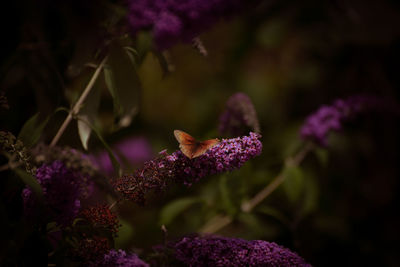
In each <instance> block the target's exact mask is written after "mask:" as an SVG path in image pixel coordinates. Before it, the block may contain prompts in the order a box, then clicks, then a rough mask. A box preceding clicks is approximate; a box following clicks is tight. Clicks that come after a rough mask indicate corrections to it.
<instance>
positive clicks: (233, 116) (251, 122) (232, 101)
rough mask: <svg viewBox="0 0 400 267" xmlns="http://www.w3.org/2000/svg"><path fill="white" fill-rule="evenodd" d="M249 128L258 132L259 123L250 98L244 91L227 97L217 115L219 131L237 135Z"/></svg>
mask: <svg viewBox="0 0 400 267" xmlns="http://www.w3.org/2000/svg"><path fill="white" fill-rule="evenodd" d="M249 129H251V130H252V131H254V132H256V133H259V132H260V124H259V122H258V117H257V113H256V110H255V108H254V106H253V103H252V102H251V99H250V98H249V97H248V96H247V95H246V94H244V93H236V94H233V95H232V96H231V97H229V99H228V101H227V102H226V106H225V110H224V112H223V113H222V114H221V116H220V117H219V129H218V130H219V132H220V133H221V134H230V135H232V136H238V135H241V134H243V133H244V132H245V131H248V130H249Z"/></svg>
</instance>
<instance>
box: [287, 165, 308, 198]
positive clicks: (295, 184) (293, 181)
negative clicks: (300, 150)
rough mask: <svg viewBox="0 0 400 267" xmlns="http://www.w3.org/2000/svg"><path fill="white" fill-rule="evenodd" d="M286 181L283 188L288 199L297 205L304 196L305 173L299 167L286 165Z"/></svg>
mask: <svg viewBox="0 0 400 267" xmlns="http://www.w3.org/2000/svg"><path fill="white" fill-rule="evenodd" d="M283 175H284V177H285V180H284V182H283V188H284V190H285V193H286V195H287V196H288V199H289V200H290V201H291V202H292V203H295V202H297V201H298V200H299V199H300V197H301V196H302V193H303V190H304V173H303V171H302V169H301V168H300V167H298V166H291V165H290V164H288V165H286V167H285V169H284V170H283Z"/></svg>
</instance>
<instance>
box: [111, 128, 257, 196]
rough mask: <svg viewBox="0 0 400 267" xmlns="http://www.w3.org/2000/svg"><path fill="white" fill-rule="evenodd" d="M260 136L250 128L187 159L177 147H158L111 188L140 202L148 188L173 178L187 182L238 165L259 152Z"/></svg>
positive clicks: (150, 188) (187, 183)
mask: <svg viewBox="0 0 400 267" xmlns="http://www.w3.org/2000/svg"><path fill="white" fill-rule="evenodd" d="M260 138H261V135H260V134H256V133H252V132H251V133H250V135H249V136H243V137H237V138H232V139H222V141H221V142H220V143H218V144H217V145H215V146H214V147H212V148H211V149H209V150H208V151H207V152H206V153H205V154H203V155H201V156H199V157H197V158H194V159H189V158H188V157H186V156H185V155H184V154H183V153H182V152H181V151H180V150H178V151H175V152H174V153H172V154H168V153H167V152H166V151H165V150H164V151H161V152H160V157H159V158H156V159H154V160H150V161H147V162H145V164H144V166H143V167H142V168H140V169H138V170H136V171H135V173H134V174H132V175H125V176H122V177H120V178H118V179H117V180H116V181H115V182H114V188H115V189H116V190H117V191H118V192H119V193H121V194H122V195H123V196H124V197H125V198H126V199H129V200H132V201H134V202H137V203H139V204H143V203H144V201H145V195H146V194H147V193H148V192H149V191H151V190H162V189H164V188H165V187H166V186H167V185H168V184H170V183H172V182H175V183H184V184H186V185H188V186H190V185H191V184H192V183H194V182H197V181H198V180H199V179H200V178H203V177H205V176H207V175H212V174H217V173H222V172H227V171H232V170H234V169H238V168H240V167H241V166H242V165H243V164H244V163H245V162H246V161H248V160H250V159H252V158H254V157H255V156H257V155H259V154H260V153H261V150H262V144H261V142H260V140H259V139H260Z"/></svg>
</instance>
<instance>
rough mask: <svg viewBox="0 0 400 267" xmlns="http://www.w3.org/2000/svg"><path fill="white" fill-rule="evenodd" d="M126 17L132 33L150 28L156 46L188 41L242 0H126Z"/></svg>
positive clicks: (237, 8)
mask: <svg viewBox="0 0 400 267" xmlns="http://www.w3.org/2000/svg"><path fill="white" fill-rule="evenodd" d="M128 4H129V13H128V21H129V24H130V26H131V28H132V31H133V33H134V34H135V33H137V32H138V31H140V30H150V31H151V32H152V34H153V37H154V40H155V43H156V45H157V46H158V48H160V49H167V48H169V47H170V46H172V45H174V44H175V43H176V42H178V41H184V42H190V41H191V40H192V39H193V38H194V37H196V36H197V35H198V34H199V33H200V32H202V31H204V30H206V29H208V28H209V27H211V26H212V25H213V24H215V23H216V22H218V21H219V20H220V19H223V18H227V17H230V16H232V15H233V14H235V13H237V12H239V11H240V10H241V9H243V7H244V6H245V4H246V1H243V0H230V1H227V0H211V1H210V0H204V1H198V0H187V1H176V0H128Z"/></svg>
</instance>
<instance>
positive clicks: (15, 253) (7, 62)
mask: <svg viewBox="0 0 400 267" xmlns="http://www.w3.org/2000/svg"><path fill="white" fill-rule="evenodd" d="M3 10H4V11H5V12H7V13H8V14H9V16H7V17H6V16H4V17H2V23H1V25H3V30H4V36H5V38H6V40H5V41H4V44H5V45H4V47H3V48H2V49H1V51H0V58H1V66H0V89H1V91H2V92H3V91H4V94H5V96H6V99H7V101H8V106H9V109H1V110H0V121H1V124H0V125H1V130H2V131H3V130H4V131H10V132H12V133H18V132H20V136H19V137H20V138H21V140H23V141H24V144H25V145H27V146H31V145H33V144H34V143H36V142H38V141H43V142H45V143H50V141H51V140H52V138H53V137H54V136H55V134H56V132H57V130H58V129H59V127H60V125H61V123H62V121H63V120H64V119H65V116H66V115H65V113H54V111H55V110H56V108H57V107H70V106H72V105H73V104H74V103H75V102H76V100H77V99H78V97H79V96H80V94H81V92H82V91H83V89H84V88H85V86H86V84H87V82H88V81H89V79H90V77H91V75H92V74H93V66H96V64H97V63H96V62H99V61H100V60H101V59H102V58H104V57H105V56H106V55H108V60H107V63H106V67H105V68H104V79H103V77H101V78H99V79H98V80H97V82H96V84H95V88H96V90H94V91H92V94H98V95H97V96H96V97H94V96H93V95H90V96H89V99H90V101H86V102H85V104H84V106H83V107H82V109H81V112H80V113H79V115H81V116H83V118H84V119H85V120H86V121H87V122H89V123H90V125H92V126H93V128H91V127H90V126H88V125H87V124H83V125H85V126H82V125H81V126H79V124H78V126H77V125H76V124H71V125H69V127H68V128H67V130H66V132H65V133H64V135H63V136H62V137H61V140H60V142H59V143H60V144H67V145H69V146H72V147H74V148H76V149H79V150H83V147H82V145H81V142H80V138H79V134H78V130H77V128H79V130H80V132H79V133H80V136H81V138H82V139H83V143H84V144H87V147H88V150H89V151H95V150H97V149H100V148H101V147H103V145H102V141H105V142H104V143H105V145H106V146H107V147H108V145H107V143H112V142H115V141H117V140H119V139H121V138H122V137H125V136H132V135H144V136H146V137H147V138H148V140H149V141H150V143H151V144H152V145H153V148H154V150H155V151H161V150H162V149H165V148H167V149H168V151H174V150H176V149H178V144H177V142H176V140H175V139H174V136H173V130H174V129H181V130H185V131H187V132H189V133H191V134H192V135H193V136H195V137H196V138H199V139H200V140H205V139H207V138H213V137H218V133H217V126H218V116H219V114H221V112H222V110H223V107H224V104H225V101H226V100H227V98H228V97H229V96H230V95H231V94H233V93H235V92H244V93H246V94H247V95H249V97H250V98H251V99H252V101H253V102H254V105H255V109H256V111H257V113H258V115H259V121H260V126H261V133H262V135H263V138H262V142H263V153H262V155H261V156H260V157H258V158H256V159H254V160H253V161H251V162H248V163H247V164H246V165H245V166H244V167H242V168H241V169H240V170H237V171H234V172H231V173H226V174H223V175H220V176H212V177H208V178H205V179H203V180H201V181H200V182H199V183H197V184H194V185H192V186H191V187H186V186H183V185H176V186H174V187H172V188H170V189H169V190H168V191H166V192H165V193H163V194H157V195H154V196H152V198H151V200H150V201H149V203H148V204H147V205H146V206H144V207H140V206H136V205H134V204H132V203H128V202H122V203H120V205H118V206H116V207H115V209H116V210H117V211H118V214H119V217H120V219H121V223H122V225H123V226H122V228H121V230H120V232H119V237H118V238H117V239H116V240H115V242H116V247H118V248H124V249H134V250H135V251H141V250H144V251H148V250H150V249H151V247H152V246H154V245H156V244H159V243H162V242H163V236H164V233H163V232H162V231H161V228H160V227H161V225H162V224H164V225H165V226H166V228H167V230H168V235H167V237H168V238H169V239H175V238H179V237H180V236H182V235H183V234H187V233H192V232H197V231H199V229H200V228H201V227H202V226H203V225H204V224H205V223H206V222H207V221H208V220H210V219H211V218H213V217H214V216H216V215H218V214H222V215H229V216H232V218H233V222H232V223H231V224H229V225H228V226H227V227H225V228H223V229H222V230H221V231H220V232H219V233H220V234H222V235H225V236H234V237H242V238H247V239H264V240H267V241H274V242H277V243H279V244H281V245H284V246H286V247H289V248H291V249H293V250H294V251H297V252H298V253H299V254H300V255H302V256H303V257H304V258H305V259H306V260H307V261H309V262H310V263H311V264H313V265H315V266H338V265H339V266H342V265H346V266H371V265H379V266H397V265H398V264H399V262H400V257H399V255H398V251H399V249H400V247H399V244H400V243H399V241H400V230H399V228H398V225H399V224H400V216H399V213H398V205H399V193H400V192H399V187H400V186H399V174H400V172H399V171H400V170H399V165H398V162H399V159H400V158H399V151H400V150H399V148H400V143H399V138H398V137H399V136H400V135H399V130H400V129H399V122H398V117H395V116H390V115H382V114H377V115H371V116H369V117H366V118H362V119H359V120H357V121H355V122H354V123H352V124H348V125H346V127H345V130H344V132H343V133H334V134H332V135H331V136H330V140H329V146H328V147H327V148H315V149H314V150H313V151H312V153H309V154H308V155H307V157H306V158H305V160H304V161H303V162H302V163H301V165H299V166H290V165H288V164H285V162H286V158H287V157H290V156H292V155H294V154H295V153H296V152H297V151H298V150H299V148H300V140H299V135H298V131H299V127H300V126H301V123H302V122H303V120H304V118H305V117H306V116H307V115H308V114H309V113H311V112H313V111H314V110H315V109H316V108H318V107H319V106H320V105H322V104H326V103H331V102H332V100H333V99H335V98H338V97H346V96H349V95H351V94H354V93H359V92H369V93H374V94H377V95H380V96H385V97H391V98H392V99H395V100H396V101H397V102H398V101H399V85H400V79H399V77H400V76H399V75H398V69H399V62H400V53H399V51H400V38H399V37H400V35H399V34H400V27H399V26H400V23H399V22H400V7H399V4H398V3H397V2H396V1H390V0H385V1H371V2H365V1H361V0H351V1H345V0H335V1H317V0H306V1H289V0H283V1H274V0H273V1H260V4H259V6H258V8H257V9H256V10H253V11H251V12H250V14H246V15H243V16H240V17H236V18H234V19H232V20H230V21H224V22H221V23H219V24H217V25H216V26H215V27H213V28H212V29H210V30H209V31H207V32H205V33H203V34H202V35H201V36H200V38H201V40H202V41H203V43H204V46H205V48H206V49H207V52H208V56H207V57H204V56H202V55H201V54H200V53H199V52H198V51H196V50H195V49H194V48H193V47H191V46H190V45H187V44H179V45H176V46H174V47H172V48H171V49H170V50H168V51H164V52H162V53H161V52H160V51H155V50H154V49H153V47H152V45H151V39H149V38H150V37H149V36H148V35H146V33H140V35H139V36H137V38H136V39H135V38H133V37H127V35H126V29H125V28H124V27H123V26H121V25H123V24H124V19H123V15H124V12H125V9H124V8H123V4H122V3H119V2H118V1H105V0H104V1H77V0H72V1H64V2H52V1H47V0H41V1H28V0H19V1H9V2H8V3H7V4H5V6H3ZM106 88H107V89H108V91H107V90H106ZM92 101H93V102H92ZM37 112H39V113H37ZM34 114H36V115H34ZM32 116H33V117H32ZM29 118H31V119H29ZM48 118H49V119H48ZM21 129H22V130H21ZM93 129H98V130H96V133H98V136H99V138H90V139H89V136H88V135H89V132H90V131H91V130H93ZM42 131H43V132H42ZM103 136H104V140H103V138H102V137H103ZM110 151H111V150H110ZM7 162H8V158H7V155H5V156H4V157H3V156H2V157H1V159H0V163H1V164H2V165H3V164H7ZM281 170H283V173H284V175H285V180H284V183H283V184H282V186H280V187H278V189H277V190H276V191H275V192H273V193H272V194H271V195H270V196H269V197H268V198H267V199H266V200H264V201H263V202H262V203H261V204H260V205H258V206H257V207H256V208H255V209H254V210H252V211H251V212H250V213H246V212H243V211H241V208H240V207H241V203H242V202H243V201H246V200H249V199H251V198H252V197H253V196H254V195H255V194H256V193H257V192H259V191H260V190H261V189H262V188H264V187H265V186H266V185H268V184H269V183H270V182H271V181H273V179H274V178H275V177H276V176H277V175H278V174H279V173H280V171H281ZM16 171H17V174H19V173H20V172H22V170H19V169H16ZM27 175H28V174H27V173H23V174H22V173H21V174H20V176H21V177H22V180H23V181H24V182H25V183H27V184H29V183H30V182H29V180H32V179H31V178H32V177H30V178H29V177H28V176H27ZM1 176H2V179H1V180H0V188H1V191H0V193H1V194H0V195H1V202H0V213H1V216H2V220H1V227H0V229H1V232H0V234H1V235H2V242H1V245H0V248H1V249H0V251H1V252H0V261H4V263H5V264H11V263H13V262H18V265H22V266H24V264H27V263H28V262H29V263H30V264H42V265H44V263H45V262H46V257H47V254H48V253H49V251H46V249H45V248H48V247H49V246H48V244H47V243H48V241H47V240H45V238H44V237H43V236H44V235H43V233H44V232H45V229H40V230H39V231H32V230H33V227H34V226H32V225H29V222H25V221H23V219H22V218H23V216H22V212H23V211H22V200H21V197H20V194H21V190H22V188H23V186H24V184H23V182H21V180H19V179H15V176H14V174H13V173H12V172H10V171H4V170H3V171H2V173H1ZM7 177H8V178H7ZM24 177H25V178H24ZM25 180H26V181H25ZM99 198H100V199H98V200H104V198H105V196H104V194H103V195H100V197H99ZM43 255H44V256H43Z"/></svg>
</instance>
